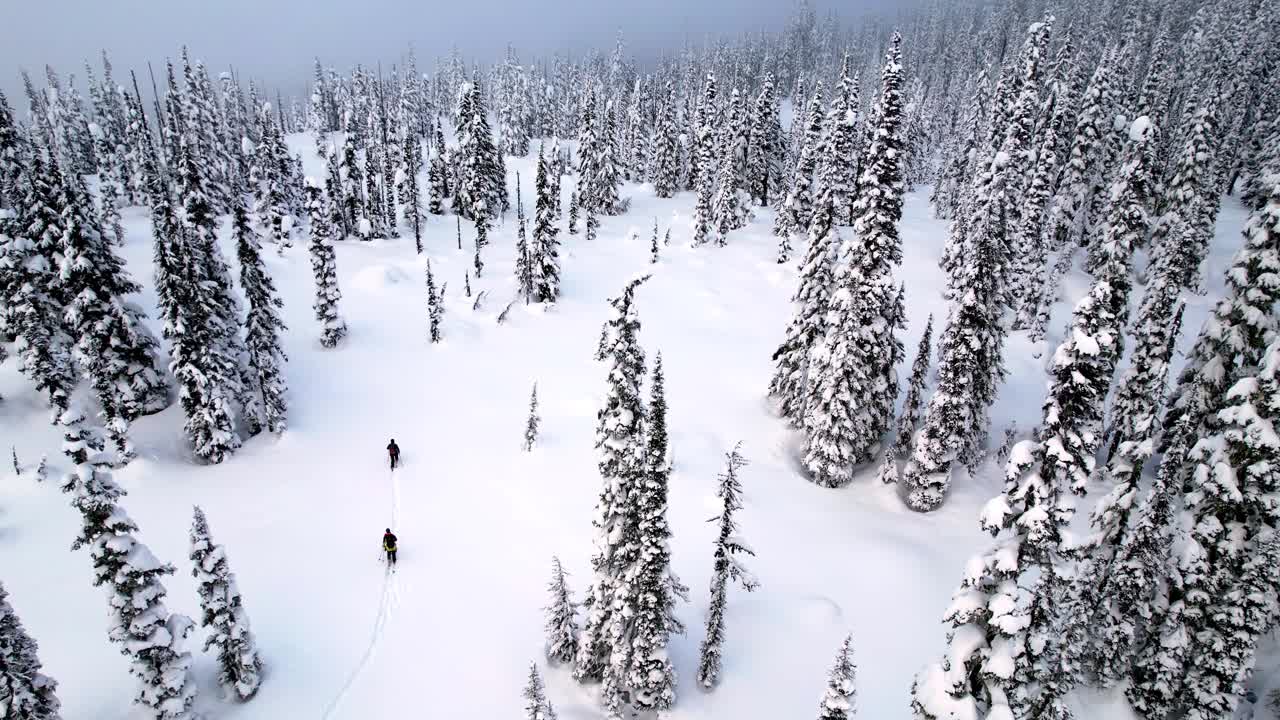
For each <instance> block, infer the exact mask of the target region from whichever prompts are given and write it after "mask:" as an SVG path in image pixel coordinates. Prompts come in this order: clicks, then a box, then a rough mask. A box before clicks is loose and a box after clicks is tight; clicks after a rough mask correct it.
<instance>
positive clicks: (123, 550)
mask: <svg viewBox="0 0 1280 720" xmlns="http://www.w3.org/2000/svg"><path fill="white" fill-rule="evenodd" d="M62 422H63V425H64V426H65V427H66V428H67V437H68V447H67V451H68V454H69V455H70V457H71V458H72V460H73V462H76V463H77V464H76V467H75V469H74V470H72V472H71V473H70V475H69V476H68V478H67V482H66V483H65V484H64V485H63V488H62V489H63V491H64V492H69V493H71V494H72V501H71V504H72V506H73V507H75V508H76V509H77V510H79V511H80V514H81V518H82V521H83V524H82V530H81V533H80V535H79V536H78V537H77V538H76V541H75V542H74V543H73V544H72V549H79V548H81V547H86V546H87V547H88V548H89V554H90V556H91V557H92V558H93V568H94V585H99V586H100V585H106V586H107V601H108V606H109V608H110V613H109V615H110V621H109V623H108V630H107V632H108V637H110V638H111V640H112V642H115V643H117V644H119V645H120V651H121V653H123V654H124V655H127V656H129V658H130V661H131V662H130V672H131V673H132V674H133V675H134V676H135V677H137V678H138V684H139V687H138V694H137V696H136V698H135V700H134V701H135V702H136V703H137V704H139V705H141V706H143V707H145V708H147V709H148V711H149V712H150V713H151V714H152V716H153V717H155V718H156V719H157V720H191V719H192V718H193V717H194V714H193V711H192V708H191V706H192V703H193V702H194V701H195V697H196V692H197V690H196V684H195V679H194V678H193V677H192V676H191V672H190V667H191V655H190V654H189V653H187V652H186V651H185V650H184V648H183V646H184V644H185V641H186V638H187V636H188V635H189V634H190V633H191V628H192V622H191V619H190V618H187V617H185V616H183V615H179V614H176V613H175V614H170V613H169V610H168V609H167V608H165V606H164V597H165V594H166V591H165V588H164V585H163V584H162V583H161V578H163V577H164V576H166V575H172V574H173V572H174V568H173V566H172V565H166V564H164V563H161V562H160V561H159V560H157V559H156V557H155V555H152V554H151V550H150V549H148V548H147V546H146V545H143V544H142V543H140V542H138V540H137V539H136V537H135V536H134V534H135V533H136V532H137V531H138V526H137V525H135V524H134V522H133V520H131V519H130V518H129V516H128V514H127V513H125V511H124V510H123V509H122V508H120V507H119V505H118V504H117V502H116V501H117V500H118V499H119V498H120V497H121V496H122V495H124V491H123V490H121V489H120V486H119V485H117V484H116V483H115V481H114V480H113V479H112V478H111V473H110V472H109V470H108V469H107V466H106V463H105V462H104V460H103V458H102V455H101V453H94V452H91V451H92V448H88V447H86V446H85V444H84V442H83V440H78V439H77V440H73V439H72V438H73V437H75V435H76V429H77V428H78V427H79V425H80V423H82V422H83V415H81V414H80V413H79V411H77V410H75V409H74V408H73V409H70V410H68V411H67V412H66V413H63V420H62Z"/></svg>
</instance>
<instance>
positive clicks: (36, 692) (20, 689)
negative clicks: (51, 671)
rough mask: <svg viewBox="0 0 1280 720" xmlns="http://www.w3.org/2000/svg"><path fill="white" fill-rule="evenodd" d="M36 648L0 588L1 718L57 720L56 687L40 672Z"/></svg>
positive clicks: (13, 719)
mask: <svg viewBox="0 0 1280 720" xmlns="http://www.w3.org/2000/svg"><path fill="white" fill-rule="evenodd" d="M38 650H39V647H38V646H37V645H36V641H35V640H33V639H31V636H30V635H28V634H27V631H26V629H24V628H23V627H22V622H21V621H19V620H18V615H17V613H15V612H14V611H13V606H11V605H10V604H9V600H8V593H6V592H5V590H4V586H3V585H0V717H3V718H5V720H58V718H59V715H58V710H59V709H61V707H62V705H61V703H60V702H59V701H58V696H57V695H56V692H57V690H58V683H57V682H55V681H54V680H53V678H50V677H49V676H48V675H45V674H44V673H42V672H40V669H41V665H40V658H39V657H38V656H37V655H36V652H37V651H38Z"/></svg>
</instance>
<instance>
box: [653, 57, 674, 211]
mask: <svg viewBox="0 0 1280 720" xmlns="http://www.w3.org/2000/svg"><path fill="white" fill-rule="evenodd" d="M656 120H657V122H656V123H655V124H654V126H653V139H652V144H653V168H652V176H653V190H654V193H655V194H657V196H658V197H660V198H669V197H671V196H672V195H673V194H674V193H675V192H676V190H678V189H679V183H680V177H679V175H680V150H679V147H678V145H677V143H678V138H677V137H676V135H677V133H676V124H675V121H676V91H675V88H674V85H673V83H672V82H671V81H670V80H668V81H667V89H666V92H665V94H664V95H663V98H662V109H661V110H660V111H659V112H658V115H657V118H656Z"/></svg>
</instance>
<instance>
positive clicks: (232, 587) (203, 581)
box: [191, 507, 262, 700]
mask: <svg viewBox="0 0 1280 720" xmlns="http://www.w3.org/2000/svg"><path fill="white" fill-rule="evenodd" d="M191 564H192V568H191V574H192V575H193V576H194V577H195V578H196V582H197V584H198V590H199V593H200V609H201V613H202V615H201V620H200V624H201V625H202V626H204V627H207V628H210V631H209V637H208V638H206V639H205V642H204V649H205V650H206V651H207V650H208V649H209V648H215V650H216V653H217V658H218V683H219V684H220V685H221V686H222V689H223V690H224V691H225V692H226V693H227V694H228V695H231V694H233V693H234V695H235V697H238V698H239V699H240V700H248V699H249V698H251V697H253V696H254V694H255V693H257V692H258V686H259V685H260V684H261V683H262V660H261V659H260V658H259V657H258V648H257V646H256V645H255V643H254V639H253V633H252V632H251V631H250V630H249V617H248V615H247V614H246V613H245V610H244V603H243V602H242V600H241V598H240V588H238V587H237V586H236V577H235V575H233V574H232V572H231V567H230V565H229V564H228V561H227V552H226V550H225V549H224V548H223V547H222V546H221V545H215V544H214V542H213V539H212V538H211V537H210V536H209V523H208V521H207V520H206V519H205V516H204V511H203V510H201V509H200V508H199V507H197V508H195V510H194V517H193V520H192V524H191Z"/></svg>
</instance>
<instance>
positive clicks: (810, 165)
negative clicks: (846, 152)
mask: <svg viewBox="0 0 1280 720" xmlns="http://www.w3.org/2000/svg"><path fill="white" fill-rule="evenodd" d="M807 118H808V120H807V121H806V123H805V126H804V137H803V139H802V140H801V145H800V147H799V149H798V150H796V157H797V159H796V163H795V166H794V168H793V169H792V172H791V180H790V182H789V183H788V186H787V193H786V199H784V200H783V201H782V207H781V208H779V210H778V218H777V221H776V222H775V223H774V226H773V234H774V235H778V236H782V235H784V234H791V233H796V232H799V230H800V228H805V227H808V226H809V221H810V219H811V216H812V215H813V208H814V204H813V181H814V179H815V178H814V170H815V169H816V168H817V167H818V152H819V145H820V143H821V141H822V82H821V81H819V82H818V87H817V88H815V90H814V95H813V99H812V100H811V101H810V102H809V112H808V115H807ZM833 202H834V199H833ZM833 219H834V217H833Z"/></svg>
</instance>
